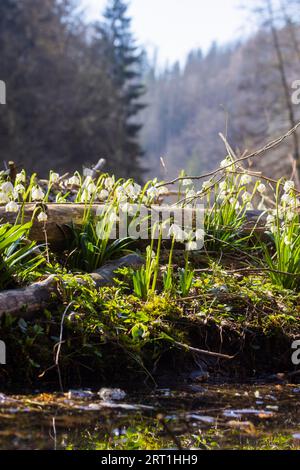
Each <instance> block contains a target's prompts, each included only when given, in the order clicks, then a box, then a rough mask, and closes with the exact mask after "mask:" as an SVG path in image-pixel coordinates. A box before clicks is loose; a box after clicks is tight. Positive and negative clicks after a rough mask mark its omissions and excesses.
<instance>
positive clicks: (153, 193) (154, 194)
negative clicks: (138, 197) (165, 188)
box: [147, 186, 159, 199]
mask: <svg viewBox="0 0 300 470" xmlns="http://www.w3.org/2000/svg"><path fill="white" fill-rule="evenodd" d="M147 196H148V197H149V198H150V199H157V198H158V197H159V191H158V189H157V188H156V187H155V186H151V187H150V188H148V189H147Z"/></svg>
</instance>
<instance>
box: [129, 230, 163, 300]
mask: <svg viewBox="0 0 300 470" xmlns="http://www.w3.org/2000/svg"><path fill="white" fill-rule="evenodd" d="M159 230H160V229H159ZM154 231H155V229H154ZM161 240H162V233H161V230H160V234H159V238H158V244H157V251H156V253H154V251H153V248H154V237H152V242H151V245H149V246H147V248H146V263H145V266H142V267H141V268H140V269H138V270H136V271H132V280H133V288H134V292H135V294H136V295H137V297H139V298H140V299H143V300H146V299H147V298H148V297H149V296H150V295H152V294H153V293H154V292H155V289H156V285H157V278H158V273H159V261H160V250H161Z"/></svg>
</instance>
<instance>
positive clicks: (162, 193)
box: [157, 186, 169, 196]
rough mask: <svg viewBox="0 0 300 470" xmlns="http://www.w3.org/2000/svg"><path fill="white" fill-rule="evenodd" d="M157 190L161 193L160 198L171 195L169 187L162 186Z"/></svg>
mask: <svg viewBox="0 0 300 470" xmlns="http://www.w3.org/2000/svg"><path fill="white" fill-rule="evenodd" d="M157 189H158V192H159V194H160V196H163V195H166V194H169V188H167V186H160V187H159V188H157Z"/></svg>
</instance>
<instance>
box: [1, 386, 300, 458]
mask: <svg viewBox="0 0 300 470" xmlns="http://www.w3.org/2000/svg"><path fill="white" fill-rule="evenodd" d="M103 397H104V399H103ZM116 399H117V400H120V401H116ZM299 402H300V389H299V388H297V387H296V386H292V385H267V386H261V385H260V386H254V385H251V386H250V385H249V386H246V385H244V386H236V385H234V386H228V385H224V386H216V385H206V386H201V387H200V386H199V387H198V388H195V387H191V388H190V389H189V388H188V387H187V386H185V387H184V388H183V389H182V390H181V389H176V390H170V389H160V390H156V391H150V392H148V393H147V392H144V393H143V394H138V395H136V396H135V395H133V394H131V395H127V396H126V395H125V393H121V391H117V392H116V391H114V392H112V393H111V394H110V392H109V389H108V390H106V392H105V393H104V392H103V391H102V392H101V393H100V394H99V393H94V392H92V391H90V390H74V391H70V392H68V393H66V394H45V393H43V394H35V395H26V396H6V395H4V394H0V449H122V450H123V449H124V450H127V449H148V450H150V449H153V450H156V449H168V448H169V449H171V448H172V449H174V448H178V447H179V448H183V449H191V448H192V449H196V448H197V449H241V448H251V449H252V448H258V449H299V450H300V409H299V406H298V405H299Z"/></svg>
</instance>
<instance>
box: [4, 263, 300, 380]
mask: <svg viewBox="0 0 300 470" xmlns="http://www.w3.org/2000/svg"><path fill="white" fill-rule="evenodd" d="M78 279H79V278H78V277H77V278H75V277H74V276H72V275H62V277H61V282H60V286H61V289H60V299H59V301H58V299H53V305H52V306H51V307H49V308H48V309H47V310H45V311H43V312H39V314H37V315H36V317H35V318H34V319H33V320H32V321H25V320H23V319H21V320H17V319H13V318H10V317H6V318H5V319H4V320H3V321H2V325H1V329H0V337H1V339H3V340H5V342H6V346H7V356H8V360H7V365H6V366H5V367H2V368H1V371H0V374H1V375H0V380H1V382H2V388H7V389H10V388H12V389H14V388H16V387H18V388H22V387H29V388H32V387H51V388H57V387H58V371H59V372H60V374H61V377H62V382H63V384H65V385H72V386H81V385H82V384H87V383H91V382H94V383H97V384H106V383H108V384H110V385H111V384H113V383H118V384H119V383H120V382H127V383H128V384H130V383H131V382H133V383H136V379H137V378H138V379H139V380H138V383H139V384H143V383H144V382H148V384H149V383H150V384H151V383H155V381H156V380H157V376H159V375H160V373H162V374H164V373H165V372H166V371H168V373H169V374H170V375H172V371H173V373H174V376H176V377H177V376H179V375H180V373H181V372H182V371H183V370H186V369H187V368H192V367H193V364H199V357H196V356H197V355H196V356H195V354H194V353H190V352H189V351H188V350H185V349H184V348H178V345H177V343H181V344H187V345H189V346H193V347H196V348H200V349H207V350H210V351H216V352H222V353H224V354H229V355H234V356H235V357H234V359H232V360H231V361H220V360H218V359H217V360H211V359H210V360H209V361H206V363H205V364H206V366H207V367H208V368H209V369H210V371H211V372H213V371H214V370H215V369H216V368H215V365H216V364H217V369H218V370H220V368H221V369H222V370H224V372H225V373H226V374H229V376H234V377H235V378H238V377H240V378H245V377H247V374H248V378H249V377H252V376H253V375H255V374H259V373H264V372H267V373H273V372H283V371H287V370H291V369H292V367H293V365H292V363H291V354H292V351H291V344H292V341H293V339H295V338H297V337H298V338H299V336H300V321H299V317H300V294H299V293H296V292H294V291H288V290H283V289H280V288H278V287H276V286H274V285H273V284H272V283H271V282H270V280H269V279H268V277H267V276H266V275H264V274H262V273H260V274H257V273H255V274H252V275H251V274H247V275H245V274H242V273H235V274H232V273H231V272H230V271H228V266H227V267H222V266H220V265H219V264H218V265H217V264H215V263H211V264H210V265H209V266H207V269H206V270H205V271H201V272H199V273H198V274H197V276H196V279H195V282H194V286H193V289H192V291H191V293H190V295H189V297H188V298H185V299H183V298H182V297H180V296H179V295H177V294H176V292H175V293H173V294H166V293H161V294H155V295H153V296H152V297H151V298H149V299H148V300H147V301H143V300H141V299H138V298H137V297H135V296H134V295H133V290H132V285H131V282H130V276H128V271H127V270H126V269H123V270H121V272H120V273H119V274H118V276H117V277H116V283H115V286H114V287H105V288H100V289H99V290H96V289H95V288H94V287H93V284H92V282H91V281H90V279H89V276H88V275H84V276H82V282H78ZM63 314H65V315H64V318H63V321H62V316H63ZM60 335H62V343H61V350H60V353H59V355H58V356H57V347H58V344H59V342H60V339H59V338H60Z"/></svg>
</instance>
